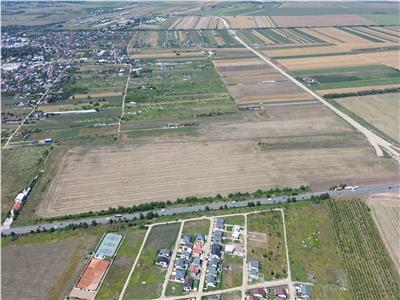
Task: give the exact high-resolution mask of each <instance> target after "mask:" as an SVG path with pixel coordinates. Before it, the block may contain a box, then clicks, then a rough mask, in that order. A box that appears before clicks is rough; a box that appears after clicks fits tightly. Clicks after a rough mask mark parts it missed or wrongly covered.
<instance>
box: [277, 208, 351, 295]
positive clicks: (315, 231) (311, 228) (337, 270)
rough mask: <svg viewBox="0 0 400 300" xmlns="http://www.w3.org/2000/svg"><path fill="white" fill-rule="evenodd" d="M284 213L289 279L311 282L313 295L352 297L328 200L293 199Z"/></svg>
mask: <svg viewBox="0 0 400 300" xmlns="http://www.w3.org/2000/svg"><path fill="white" fill-rule="evenodd" d="M285 213H286V226H287V234H288V246H289V256H290V266H291V271H292V279H293V280H295V281H301V282H311V283H313V286H312V296H313V298H314V299H323V298H326V297H327V298H329V299H352V294H351V292H350V291H349V290H348V289H349V287H348V282H347V281H348V279H347V274H346V270H345V268H344V265H343V263H342V259H341V256H340V254H339V253H338V248H337V245H336V240H335V234H334V231H333V224H332V220H331V219H330V217H329V212H328V205H327V203H326V202H323V203H320V204H312V203H309V202H308V203H295V204H292V205H290V206H289V208H288V209H287V210H286V211H285ZM327 295H329V297H328V296H327Z"/></svg>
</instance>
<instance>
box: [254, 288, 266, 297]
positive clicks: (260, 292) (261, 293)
mask: <svg viewBox="0 0 400 300" xmlns="http://www.w3.org/2000/svg"><path fill="white" fill-rule="evenodd" d="M253 295H254V296H256V297H258V298H261V299H265V298H267V292H266V291H265V289H263V288H256V289H254V291H253Z"/></svg>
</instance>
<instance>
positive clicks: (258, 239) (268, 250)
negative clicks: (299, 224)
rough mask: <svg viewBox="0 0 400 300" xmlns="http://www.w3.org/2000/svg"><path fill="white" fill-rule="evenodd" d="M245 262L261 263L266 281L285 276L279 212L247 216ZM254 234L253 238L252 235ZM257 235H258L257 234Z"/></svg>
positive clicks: (281, 224) (283, 246)
mask: <svg viewBox="0 0 400 300" xmlns="http://www.w3.org/2000/svg"><path fill="white" fill-rule="evenodd" d="M247 232H248V236H247V248H248V249H247V251H248V254H247V260H248V261H250V260H252V259H257V260H259V261H260V263H261V271H260V273H261V274H262V275H263V277H264V278H263V279H264V280H266V281H270V280H274V279H282V278H286V276H287V266H286V257H285V240H284V235H283V223H282V216H281V212H279V211H267V212H261V213H257V214H250V215H248V216H247ZM252 233H255V234H256V235H255V237H253V234H252ZM257 233H258V234H257Z"/></svg>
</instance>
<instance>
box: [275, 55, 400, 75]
mask: <svg viewBox="0 0 400 300" xmlns="http://www.w3.org/2000/svg"><path fill="white" fill-rule="evenodd" d="M399 60H400V58H399V54H398V52H397V51H382V52H371V53H364V54H354V55H337V56H322V57H306V58H290V59H279V60H278V62H279V63H280V64H281V65H282V66H284V67H285V68H286V69H288V70H290V71H299V70H315V69H323V68H326V69H327V68H340V67H355V66H368V65H379V64H384V65H387V66H389V67H393V68H396V69H400V61H399Z"/></svg>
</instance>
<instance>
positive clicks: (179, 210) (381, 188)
mask: <svg viewBox="0 0 400 300" xmlns="http://www.w3.org/2000/svg"><path fill="white" fill-rule="evenodd" d="M399 189H400V183H393V184H383V185H372V186H364V187H359V188H357V189H356V190H354V191H353V190H351V189H350V190H342V191H326V192H317V193H307V194H301V195H297V196H293V197H296V200H297V201H304V200H309V199H310V198H311V196H312V195H314V196H318V195H320V194H323V193H328V194H329V195H330V196H331V197H332V198H335V197H341V196H351V195H354V196H355V195H362V194H374V193H382V192H388V191H393V190H399ZM257 201H259V202H260V203H261V204H273V203H284V202H287V199H286V197H283V196H282V197H274V198H261V199H253V200H245V201H236V202H234V201H233V202H218V203H211V204H202V205H195V206H182V207H173V208H166V209H163V210H154V211H153V212H157V213H158V214H159V215H160V216H170V215H174V214H177V215H178V214H184V213H190V212H198V211H205V210H206V207H207V206H208V208H209V209H210V210H217V209H219V207H221V205H227V206H228V208H238V207H247V204H248V203H249V202H257ZM142 213H143V214H146V211H145V212H142ZM139 217H140V212H137V213H132V214H122V217H119V218H116V217H115V216H114V215H112V216H102V217H93V218H85V219H79V220H71V221H63V222H53V223H46V224H37V225H29V226H20V227H11V228H9V229H4V228H2V229H1V233H2V234H6V235H7V234H10V233H11V232H14V233H16V234H21V233H29V232H31V230H34V231H36V230H37V229H38V228H39V229H41V230H43V229H44V228H45V229H46V230H50V229H51V228H54V229H62V228H64V227H66V226H68V225H69V224H76V225H78V224H79V223H82V222H86V223H88V224H89V225H90V224H91V222H92V221H93V220H95V221H96V222H97V224H106V223H108V222H109V220H110V219H113V220H118V219H127V220H133V219H134V218H139Z"/></svg>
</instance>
